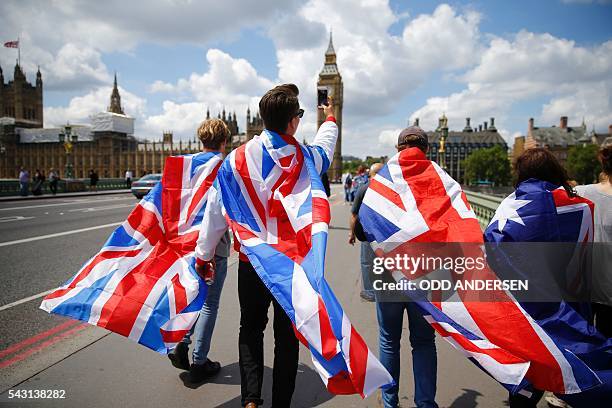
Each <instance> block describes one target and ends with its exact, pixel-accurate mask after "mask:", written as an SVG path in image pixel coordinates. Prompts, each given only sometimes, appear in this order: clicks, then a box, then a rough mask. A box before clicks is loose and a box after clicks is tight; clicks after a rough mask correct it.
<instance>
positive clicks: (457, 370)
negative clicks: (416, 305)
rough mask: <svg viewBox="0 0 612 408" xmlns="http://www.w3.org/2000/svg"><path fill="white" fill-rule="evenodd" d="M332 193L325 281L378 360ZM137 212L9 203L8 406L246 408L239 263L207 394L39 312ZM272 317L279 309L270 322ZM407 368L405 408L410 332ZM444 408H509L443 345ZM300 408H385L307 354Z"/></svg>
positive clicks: (82, 328)
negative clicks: (326, 379)
mask: <svg viewBox="0 0 612 408" xmlns="http://www.w3.org/2000/svg"><path fill="white" fill-rule="evenodd" d="M333 192H334V195H333V196H332V198H331V202H332V224H331V227H330V231H329V241H328V251H327V254H328V255H327V269H326V276H327V279H328V281H329V283H330V284H331V286H332V288H333V289H334V291H335V293H336V295H337V296H338V298H339V299H340V301H341V303H342V305H343V306H344V308H345V310H346V311H347V313H348V315H349V317H350V318H351V320H352V322H353V324H354V325H355V326H356V328H357V329H358V330H359V332H360V333H361V335H362V336H363V337H364V338H365V340H366V341H367V343H368V345H369V346H370V348H371V349H372V351H373V352H374V353H375V354H378V326H377V323H376V314H375V307H374V304H373V303H366V302H363V301H361V300H360V298H359V291H360V285H361V283H360V278H359V276H360V274H359V247H358V246H355V247H351V246H350V245H348V244H347V236H348V217H349V207H348V205H346V204H344V203H343V202H342V200H343V194H342V193H341V188H340V186H334V188H333ZM135 203H136V200H135V199H134V198H133V197H132V196H130V195H128V194H125V195H118V196H113V197H81V198H79V199H53V200H37V201H36V202H35V203H33V202H31V201H30V202H20V203H10V202H9V203H1V204H0V271H1V273H0V283H1V286H0V287H1V289H0V406H9V407H11V406H15V407H18V406H27V407H79V408H80V407H84V406H87V407H108V406H121V407H151V408H154V407H164V408H166V407H198V408H201V407H238V406H240V374H239V369H238V353H237V337H238V327H239V317H240V314H239V306H238V300H237V260H236V254H235V253H233V254H232V256H231V257H230V262H229V268H228V277H227V280H226V283H225V288H224V291H223V295H222V299H221V305H220V310H219V317H218V320H217V325H216V328H215V334H214V337H213V341H212V347H211V352H210V358H211V359H213V360H219V361H220V362H221V364H222V366H223V368H222V371H221V372H220V374H219V375H218V376H217V377H216V378H214V379H212V380H210V381H209V382H207V383H203V384H195V385H193V384H190V383H189V382H188V381H187V377H186V375H185V374H186V373H183V372H180V371H179V370H176V369H175V368H173V367H172V366H171V365H170V363H169V361H168V360H167V357H166V356H162V355H159V354H157V353H155V352H153V351H151V350H148V349H146V348H144V347H143V346H140V345H137V344H135V343H133V342H131V341H129V340H127V339H125V338H123V337H120V336H118V335H116V334H112V333H109V332H107V331H106V330H103V329H100V328H97V327H92V326H89V325H87V324H81V323H78V322H75V321H73V320H70V319H65V318H63V317H60V316H55V315H49V314H47V313H46V312H44V311H42V310H39V309H38V306H39V304H40V301H41V297H42V295H41V294H42V293H44V292H46V291H48V290H50V289H53V288H55V287H57V286H58V285H60V284H61V283H62V282H64V281H65V280H67V279H68V278H70V277H71V276H72V275H73V274H74V273H75V272H76V271H77V270H78V269H79V267H80V266H81V265H82V264H83V262H85V261H86V260H87V259H88V258H89V257H90V256H91V255H93V254H94V253H95V252H96V251H97V250H98V248H99V247H100V246H101V245H102V244H103V243H104V241H105V240H106V238H107V237H108V235H109V234H110V232H111V231H112V229H113V228H114V226H113V225H114V224H116V223H119V222H121V221H122V220H123V219H125V217H126V215H127V214H128V213H129V211H130V209H131V208H132V207H133V206H134V204H135ZM75 231H76V232H75ZM53 234H63V235H53ZM37 295H38V296H37ZM30 298H32V299H30ZM272 316H273V312H272V310H270V319H271V320H272ZM404 326H407V324H404ZM271 327H272V322H270V323H269V324H268V329H267V330H266V337H265V361H266V369H265V380H264V395H263V398H264V400H265V401H266V403H265V405H264V406H270V402H271V396H270V392H271V391H270V389H271V377H272V370H271V367H272V361H273V332H272V330H271ZM401 360H402V377H401V381H400V398H401V404H402V406H404V407H410V406H413V402H412V401H413V382H412V365H411V357H410V347H409V342H408V331H407V329H406V328H405V329H404V333H403V339H402V351H401ZM9 390H62V391H60V392H62V395H63V396H64V398H62V399H45V400H41V399H38V400H37V399H15V398H12V399H9ZM437 401H438V403H439V405H440V406H441V407H453V408H468V407H476V406H479V407H504V406H507V403H506V393H505V391H504V390H503V389H502V387H501V386H499V385H498V384H497V383H496V382H495V381H493V380H492V379H491V378H489V377H488V376H486V375H485V374H484V373H482V372H481V371H480V370H479V369H478V368H476V367H475V366H474V365H472V364H471V363H470V362H469V361H468V360H467V359H465V358H464V357H463V356H462V355H460V353H458V352H457V351H456V350H454V349H452V348H451V346H450V345H448V344H447V343H446V342H445V341H444V340H441V339H438V394H437ZM293 406H295V407H315V406H317V407H319V406H320V407H377V406H379V403H378V400H377V395H373V396H371V397H369V398H368V399H366V400H362V399H361V398H360V397H358V396H333V395H330V394H329V393H328V392H327V391H326V389H325V387H324V386H323V384H322V382H321V380H320V378H319V376H318V375H317V373H316V372H315V371H314V369H313V365H312V362H311V360H310V356H309V353H308V352H307V350H306V349H305V348H304V347H301V350H300V366H299V372H298V376H297V384H296V390H295V394H294V397H293ZM540 406H542V407H544V406H545V405H544V404H543V403H540Z"/></svg>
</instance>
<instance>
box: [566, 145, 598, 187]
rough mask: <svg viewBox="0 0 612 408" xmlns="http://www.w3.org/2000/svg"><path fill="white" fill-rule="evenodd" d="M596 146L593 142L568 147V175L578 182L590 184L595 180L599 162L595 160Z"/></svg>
mask: <svg viewBox="0 0 612 408" xmlns="http://www.w3.org/2000/svg"><path fill="white" fill-rule="evenodd" d="M597 151H598V147H597V145H594V144H587V145H576V146H572V147H570V148H569V151H568V154H567V170H568V172H569V175H570V177H572V178H573V179H574V180H576V181H577V182H578V183H579V184H590V183H593V182H595V181H597V176H598V175H599V173H600V172H601V164H600V163H599V161H598V160H597Z"/></svg>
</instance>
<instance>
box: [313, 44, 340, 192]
mask: <svg viewBox="0 0 612 408" xmlns="http://www.w3.org/2000/svg"><path fill="white" fill-rule="evenodd" d="M317 89H326V90H327V95H328V96H331V97H332V98H333V104H334V111H335V113H334V116H335V117H336V123H337V124H338V142H337V143H336V150H334V157H333V159H332V162H331V165H330V167H329V171H328V176H329V180H330V181H338V180H340V178H341V177H342V104H343V94H344V90H343V85H342V77H341V76H340V72H339V71H338V66H337V65H336V51H335V50H334V44H333V43H332V36H331V33H330V34H329V46H328V47H327V51H325V64H324V65H323V69H322V70H321V73H320V74H319V80H318V81H317ZM325 119H326V118H324V117H323V111H322V110H320V109H319V110H318V111H317V128H318V127H319V126H321V124H322V123H323V121H325Z"/></svg>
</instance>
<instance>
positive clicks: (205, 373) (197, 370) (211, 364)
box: [189, 359, 221, 383]
mask: <svg viewBox="0 0 612 408" xmlns="http://www.w3.org/2000/svg"><path fill="white" fill-rule="evenodd" d="M220 370H221V364H219V363H218V362H217V361H210V360H209V359H206V362H205V363H204V364H192V365H191V367H190V368H189V379H190V380H191V382H192V383H199V382H202V381H204V380H206V379H207V378H210V377H212V376H214V375H216V374H217V373H218V372H219V371H220Z"/></svg>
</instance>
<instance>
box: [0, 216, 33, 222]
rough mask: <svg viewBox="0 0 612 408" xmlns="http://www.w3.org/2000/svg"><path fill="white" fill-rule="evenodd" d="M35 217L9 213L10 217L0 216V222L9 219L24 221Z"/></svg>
mask: <svg viewBox="0 0 612 408" xmlns="http://www.w3.org/2000/svg"><path fill="white" fill-rule="evenodd" d="M32 218H35V217H24V216H21V215H11V216H10V217H0V222H9V221H24V220H31V219H32Z"/></svg>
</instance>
